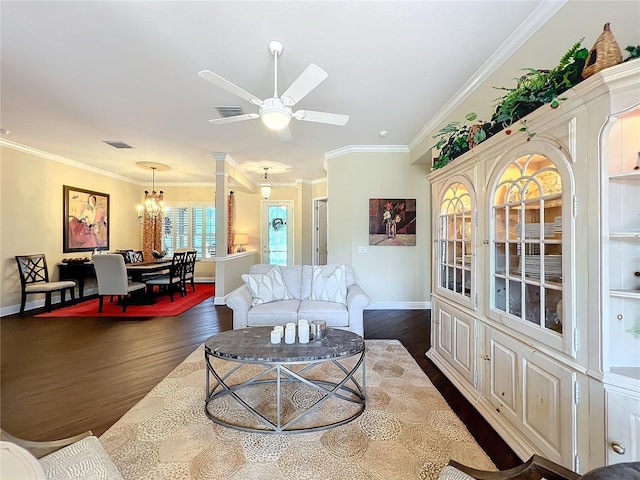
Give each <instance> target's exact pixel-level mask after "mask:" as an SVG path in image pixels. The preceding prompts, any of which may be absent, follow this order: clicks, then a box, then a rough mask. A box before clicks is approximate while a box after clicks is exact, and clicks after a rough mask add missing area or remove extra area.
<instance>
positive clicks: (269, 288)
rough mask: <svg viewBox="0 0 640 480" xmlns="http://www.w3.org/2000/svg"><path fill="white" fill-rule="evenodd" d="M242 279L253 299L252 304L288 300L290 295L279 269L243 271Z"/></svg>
mask: <svg viewBox="0 0 640 480" xmlns="http://www.w3.org/2000/svg"><path fill="white" fill-rule="evenodd" d="M242 280H243V281H244V283H246V284H247V287H248V288H249V291H250V292H251V296H252V297H253V300H252V301H251V304H252V305H261V304H263V303H269V302H276V301H278V300H290V299H291V298H293V297H291V295H289V292H288V291H287V287H286V286H285V285H284V281H283V280H282V275H281V274H280V270H278V269H277V268H272V269H271V270H269V271H268V272H267V273H245V274H244V275H242Z"/></svg>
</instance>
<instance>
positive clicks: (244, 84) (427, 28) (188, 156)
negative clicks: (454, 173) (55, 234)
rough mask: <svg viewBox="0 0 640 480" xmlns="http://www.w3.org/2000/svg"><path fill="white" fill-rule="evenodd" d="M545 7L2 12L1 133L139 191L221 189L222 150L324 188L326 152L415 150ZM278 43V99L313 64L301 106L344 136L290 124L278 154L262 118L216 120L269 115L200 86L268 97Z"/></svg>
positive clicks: (86, 6)
mask: <svg viewBox="0 0 640 480" xmlns="http://www.w3.org/2000/svg"><path fill="white" fill-rule="evenodd" d="M541 3H542V2H541V1H518V2H516V1H482V2H479V1H455V2H452V1H404V2H399V1H375V2H360V1H350V2H325V1H297V2H272V1H265V2H250V1H242V2H237V1H215V2H80V1H77V2H49V1H44V2H41V1H29V2H11V1H3V2H2V15H1V19H0V21H1V25H0V27H1V31H0V35H1V38H0V40H1V44H2V55H1V70H0V75H1V82H2V90H1V112H0V113H1V118H2V128H5V129H10V130H11V131H12V133H11V137H10V141H11V142H15V143H17V144H20V145H25V146H28V147H31V148H35V149H39V150H42V151H45V152H48V153H51V154H55V155H59V156H62V157H65V158H68V159H70V160H74V161H78V162H84V163H86V164H88V165H91V166H94V167H99V168H103V169H105V170H108V171H111V172H114V173H117V174H119V175H123V176H125V177H127V178H130V179H132V180H134V181H139V182H143V181H147V180H148V172H145V171H144V170H141V169H139V168H137V167H136V163H137V162H157V163H164V164H167V165H169V166H170V167H171V172H170V180H169V183H188V182H212V183H213V182H215V161H214V158H213V153H214V152H224V153H226V154H228V155H229V156H230V157H231V158H232V159H233V160H234V161H235V162H237V163H238V164H239V165H240V166H241V167H250V168H253V169H254V170H253V171H255V170H256V169H255V166H256V165H259V166H260V167H262V166H265V165H271V164H274V165H277V166H284V167H283V168H281V170H283V172H282V173H281V174H280V176H279V177H278V180H279V181H289V180H291V181H292V180H294V179H296V178H302V179H304V180H316V179H320V178H323V177H325V176H326V172H325V171H324V169H323V162H324V154H325V153H326V152H329V151H332V150H335V149H339V148H342V147H345V146H348V145H407V144H409V142H410V141H411V140H412V139H413V138H414V137H415V136H416V135H417V134H418V132H419V131H420V130H421V129H422V128H423V127H424V126H425V124H427V123H428V122H429V120H430V119H431V118H432V117H433V116H434V115H435V114H436V113H437V112H438V111H439V110H440V109H441V108H442V107H443V105H444V104H445V103H446V102H447V100H448V99H450V98H451V97H452V96H453V95H454V94H455V93H456V92H457V91H458V90H459V89H460V88H461V87H462V86H463V85H464V84H465V82H466V81H467V80H468V79H469V78H470V77H471V76H472V75H473V74H474V72H476V71H477V70H478V68H479V67H480V66H481V65H482V64H483V63H484V62H485V61H486V60H487V59H488V58H489V57H490V56H491V55H492V54H493V53H494V52H495V51H496V50H497V49H498V48H499V47H500V45H502V44H503V42H505V40H506V39H507V38H508V37H509V36H510V35H511V34H512V33H513V32H514V31H515V30H516V29H518V28H519V26H520V25H521V24H523V22H525V20H526V19H527V17H528V16H529V15H530V14H531V13H532V12H533V11H534V10H535V9H536V8H537V7H538V6H539V5H540V4H541ZM274 39H278V40H281V41H282V42H283V43H284V51H283V54H282V56H281V57H279V58H278V83H279V85H280V87H279V90H280V92H282V91H284V89H286V87H287V86H288V85H290V84H291V83H292V82H293V81H294V80H295V79H296V78H297V76H298V75H300V73H302V71H303V70H304V69H305V68H306V67H307V65H309V64H310V63H315V64H317V65H319V66H320V67H322V68H323V69H324V70H325V71H326V72H327V73H328V74H329V76H328V78H327V79H326V80H324V81H323V82H322V83H321V84H320V85H319V86H318V87H317V88H315V89H314V90H313V91H312V92H311V93H310V94H309V95H307V96H306V97H305V98H304V99H302V100H301V102H300V103H299V104H298V105H297V107H298V108H301V109H310V110H318V111H326V112H335V113H344V114H348V115H349V116H350V120H349V122H348V123H347V125H345V126H344V127H339V126H333V125H324V124H317V123H310V122H299V121H296V122H292V124H291V133H292V135H293V139H292V140H291V141H289V142H280V141H279V139H278V136H277V135H276V134H275V133H274V132H272V131H269V130H268V129H267V128H266V127H265V126H264V125H263V124H262V122H260V121H257V120H253V121H246V122H237V123H230V124H226V125H212V124H210V123H209V122H208V120H209V119H210V118H216V117H217V116H218V114H217V113H216V111H215V110H216V106H221V105H227V106H234V105H239V104H240V103H242V104H241V105H239V106H240V107H241V108H242V109H243V111H244V112H245V113H257V111H258V109H257V107H256V106H255V105H252V104H250V103H248V102H244V103H243V101H242V100H239V99H238V97H236V96H235V95H233V94H231V93H229V92H227V91H225V90H223V89H221V88H219V87H216V86H215V85H213V84H211V83H209V82H207V81H205V80H203V79H202V78H200V77H199V76H198V75H197V73H198V72H199V71H201V70H211V71H213V72H215V73H217V74H219V75H221V76H223V77H224V78H226V79H228V80H229V81H231V82H233V83H234V84H236V85H238V86H239V87H241V88H243V89H245V90H247V91H249V92H251V93H253V94H255V95H257V96H259V97H260V98H268V97H270V96H271V95H272V94H273V81H274V72H273V57H272V55H271V54H270V53H269V51H268V44H269V41H270V40H274ZM380 130H388V132H389V133H388V135H387V136H380V135H379V134H378V132H379V131H380ZM105 138H107V139H122V141H123V142H125V143H127V144H129V145H133V146H135V148H132V149H114V148H112V147H110V146H108V145H107V144H105V143H104V142H103V141H102V140H103V139H105ZM6 140H9V139H8V138H6ZM274 173H275V169H274Z"/></svg>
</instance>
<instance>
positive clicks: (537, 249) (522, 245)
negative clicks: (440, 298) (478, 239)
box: [491, 154, 563, 335]
mask: <svg viewBox="0 0 640 480" xmlns="http://www.w3.org/2000/svg"><path fill="white" fill-rule="evenodd" d="M491 213H492V225H491V231H492V236H493V239H492V242H491V247H492V248H493V252H492V255H491V258H492V259H493V265H492V270H493V271H492V276H493V278H492V285H491V288H492V290H493V291H492V298H491V300H492V307H493V308H494V309H496V310H499V311H501V312H504V313H506V314H508V315H509V316H510V317H516V318H517V319H519V320H522V321H524V322H528V323H530V324H533V325H536V326H538V327H540V328H541V329H543V330H544V331H549V332H555V333H557V334H559V335H561V334H562V330H563V329H562V179H561V177H560V174H559V173H558V171H557V169H556V167H555V165H554V163H553V162H552V161H551V160H550V159H549V158H547V157H545V156H543V155H538V154H532V155H526V156H523V157H520V158H519V159H517V160H516V161H514V162H512V163H510V164H509V165H508V166H507V168H506V169H505V170H504V171H503V172H502V175H501V177H500V179H499V181H498V184H497V187H496V190H495V192H494V195H493V206H492V212H491Z"/></svg>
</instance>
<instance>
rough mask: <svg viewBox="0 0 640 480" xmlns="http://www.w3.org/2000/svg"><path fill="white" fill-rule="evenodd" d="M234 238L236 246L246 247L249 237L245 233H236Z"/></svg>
mask: <svg viewBox="0 0 640 480" xmlns="http://www.w3.org/2000/svg"><path fill="white" fill-rule="evenodd" d="M234 238H235V243H236V245H246V244H247V243H249V235H248V234H246V233H236V234H235V236H234Z"/></svg>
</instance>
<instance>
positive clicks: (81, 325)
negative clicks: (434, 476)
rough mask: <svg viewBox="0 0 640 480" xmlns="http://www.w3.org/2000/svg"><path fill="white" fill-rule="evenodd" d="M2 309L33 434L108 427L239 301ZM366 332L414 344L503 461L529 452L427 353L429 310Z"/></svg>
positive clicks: (387, 313)
mask: <svg viewBox="0 0 640 480" xmlns="http://www.w3.org/2000/svg"><path fill="white" fill-rule="evenodd" d="M35 313H39V312H38V311H31V312H27V313H25V315H23V316H20V315H11V316H7V317H3V318H2V319H0V342H1V350H0V361H1V363H0V408H1V410H0V426H1V427H2V428H3V429H4V430H6V431H7V432H9V433H11V434H13V435H15V436H18V437H21V438H25V439H30V440H52V439H57V438H62V437H67V436H71V435H74V434H77V433H80V432H83V431H86V430H92V431H93V433H94V434H95V435H98V436H99V435H101V434H102V433H104V432H105V431H106V430H107V429H108V428H109V427H110V426H111V425H113V424H114V423H115V422H116V421H117V420H118V419H119V418H120V417H121V416H122V415H123V414H124V413H125V412H126V411H127V410H129V409H130V408H131V407H132V406H133V405H134V404H135V403H136V402H138V401H139V400H140V399H141V398H142V397H143V396H144V395H146V394H147V393H148V392H149V391H150V390H151V388H153V386H154V385H156V384H157V383H158V382H159V381H160V380H162V378H164V377H165V376H166V375H167V374H168V373H169V372H170V371H171V370H172V369H173V368H175V367H176V366H177V365H178V364H180V363H181V362H182V361H183V360H184V358H185V357H186V356H187V355H189V354H190V353H191V352H192V351H193V350H195V349H196V348H197V347H198V346H199V345H200V344H201V343H202V342H203V341H205V340H206V339H207V338H208V337H210V336H211V335H213V334H215V333H217V332H221V331H224V330H229V329H230V328H231V310H230V309H229V308H227V307H226V306H214V305H213V302H212V301H205V302H203V303H201V304H200V305H197V306H196V307H194V308H192V309H191V310H189V311H187V312H185V313H184V314H182V315H181V316H178V317H152V318H151V317H150V318H131V319H126V320H123V319H122V318H100V317H87V318H34V317H33V315H34V314H35ZM364 330H365V338H366V339H397V340H400V341H401V342H402V344H403V345H404V346H405V348H407V350H408V351H409V352H410V353H411V354H412V356H413V358H414V359H415V360H416V362H417V363H418V365H420V367H421V368H422V369H423V370H424V371H425V372H426V374H427V375H428V376H429V378H430V379H431V381H432V383H433V384H434V385H435V386H436V387H437V388H438V390H439V391H440V392H441V393H442V394H443V396H444V397H445V399H446V400H447V402H448V403H449V405H450V406H451V408H452V409H453V410H454V411H455V412H456V414H457V415H458V416H459V417H460V418H461V419H462V421H463V422H464V423H465V425H466V426H467V428H468V429H469V431H470V432H471V433H472V435H473V436H474V437H475V439H476V440H477V442H478V443H479V444H480V445H481V446H482V448H484V450H485V451H486V452H487V454H488V455H489V456H490V457H491V459H492V460H493V462H494V463H495V464H496V466H497V467H498V468H499V469H504V468H510V467H513V466H515V465H518V464H520V463H521V460H520V459H519V458H518V457H517V455H515V454H514V453H513V451H512V450H511V449H510V448H509V447H508V446H507V445H506V444H505V443H504V441H503V440H502V439H501V438H500V437H499V436H498V435H497V434H496V433H495V431H494V430H493V429H492V428H491V427H490V426H489V424H488V423H487V422H486V421H485V420H484V419H483V418H482V417H481V416H480V415H479V414H478V412H477V411H476V410H475V409H474V408H473V407H472V406H471V404H469V402H467V401H466V399H465V398H464V397H463V396H462V395H461V394H460V393H459V392H458V390H456V388H455V387H454V386H453V385H452V384H451V383H450V382H449V380H447V378H446V377H445V376H444V375H443V374H442V373H441V372H440V371H439V370H438V369H437V368H436V367H435V365H434V364H433V363H432V362H431V361H430V360H429V359H427V358H426V357H425V355H424V353H425V352H426V351H427V350H428V349H429V344H430V342H429V339H430V312H429V310H369V311H365V315H364Z"/></svg>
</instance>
